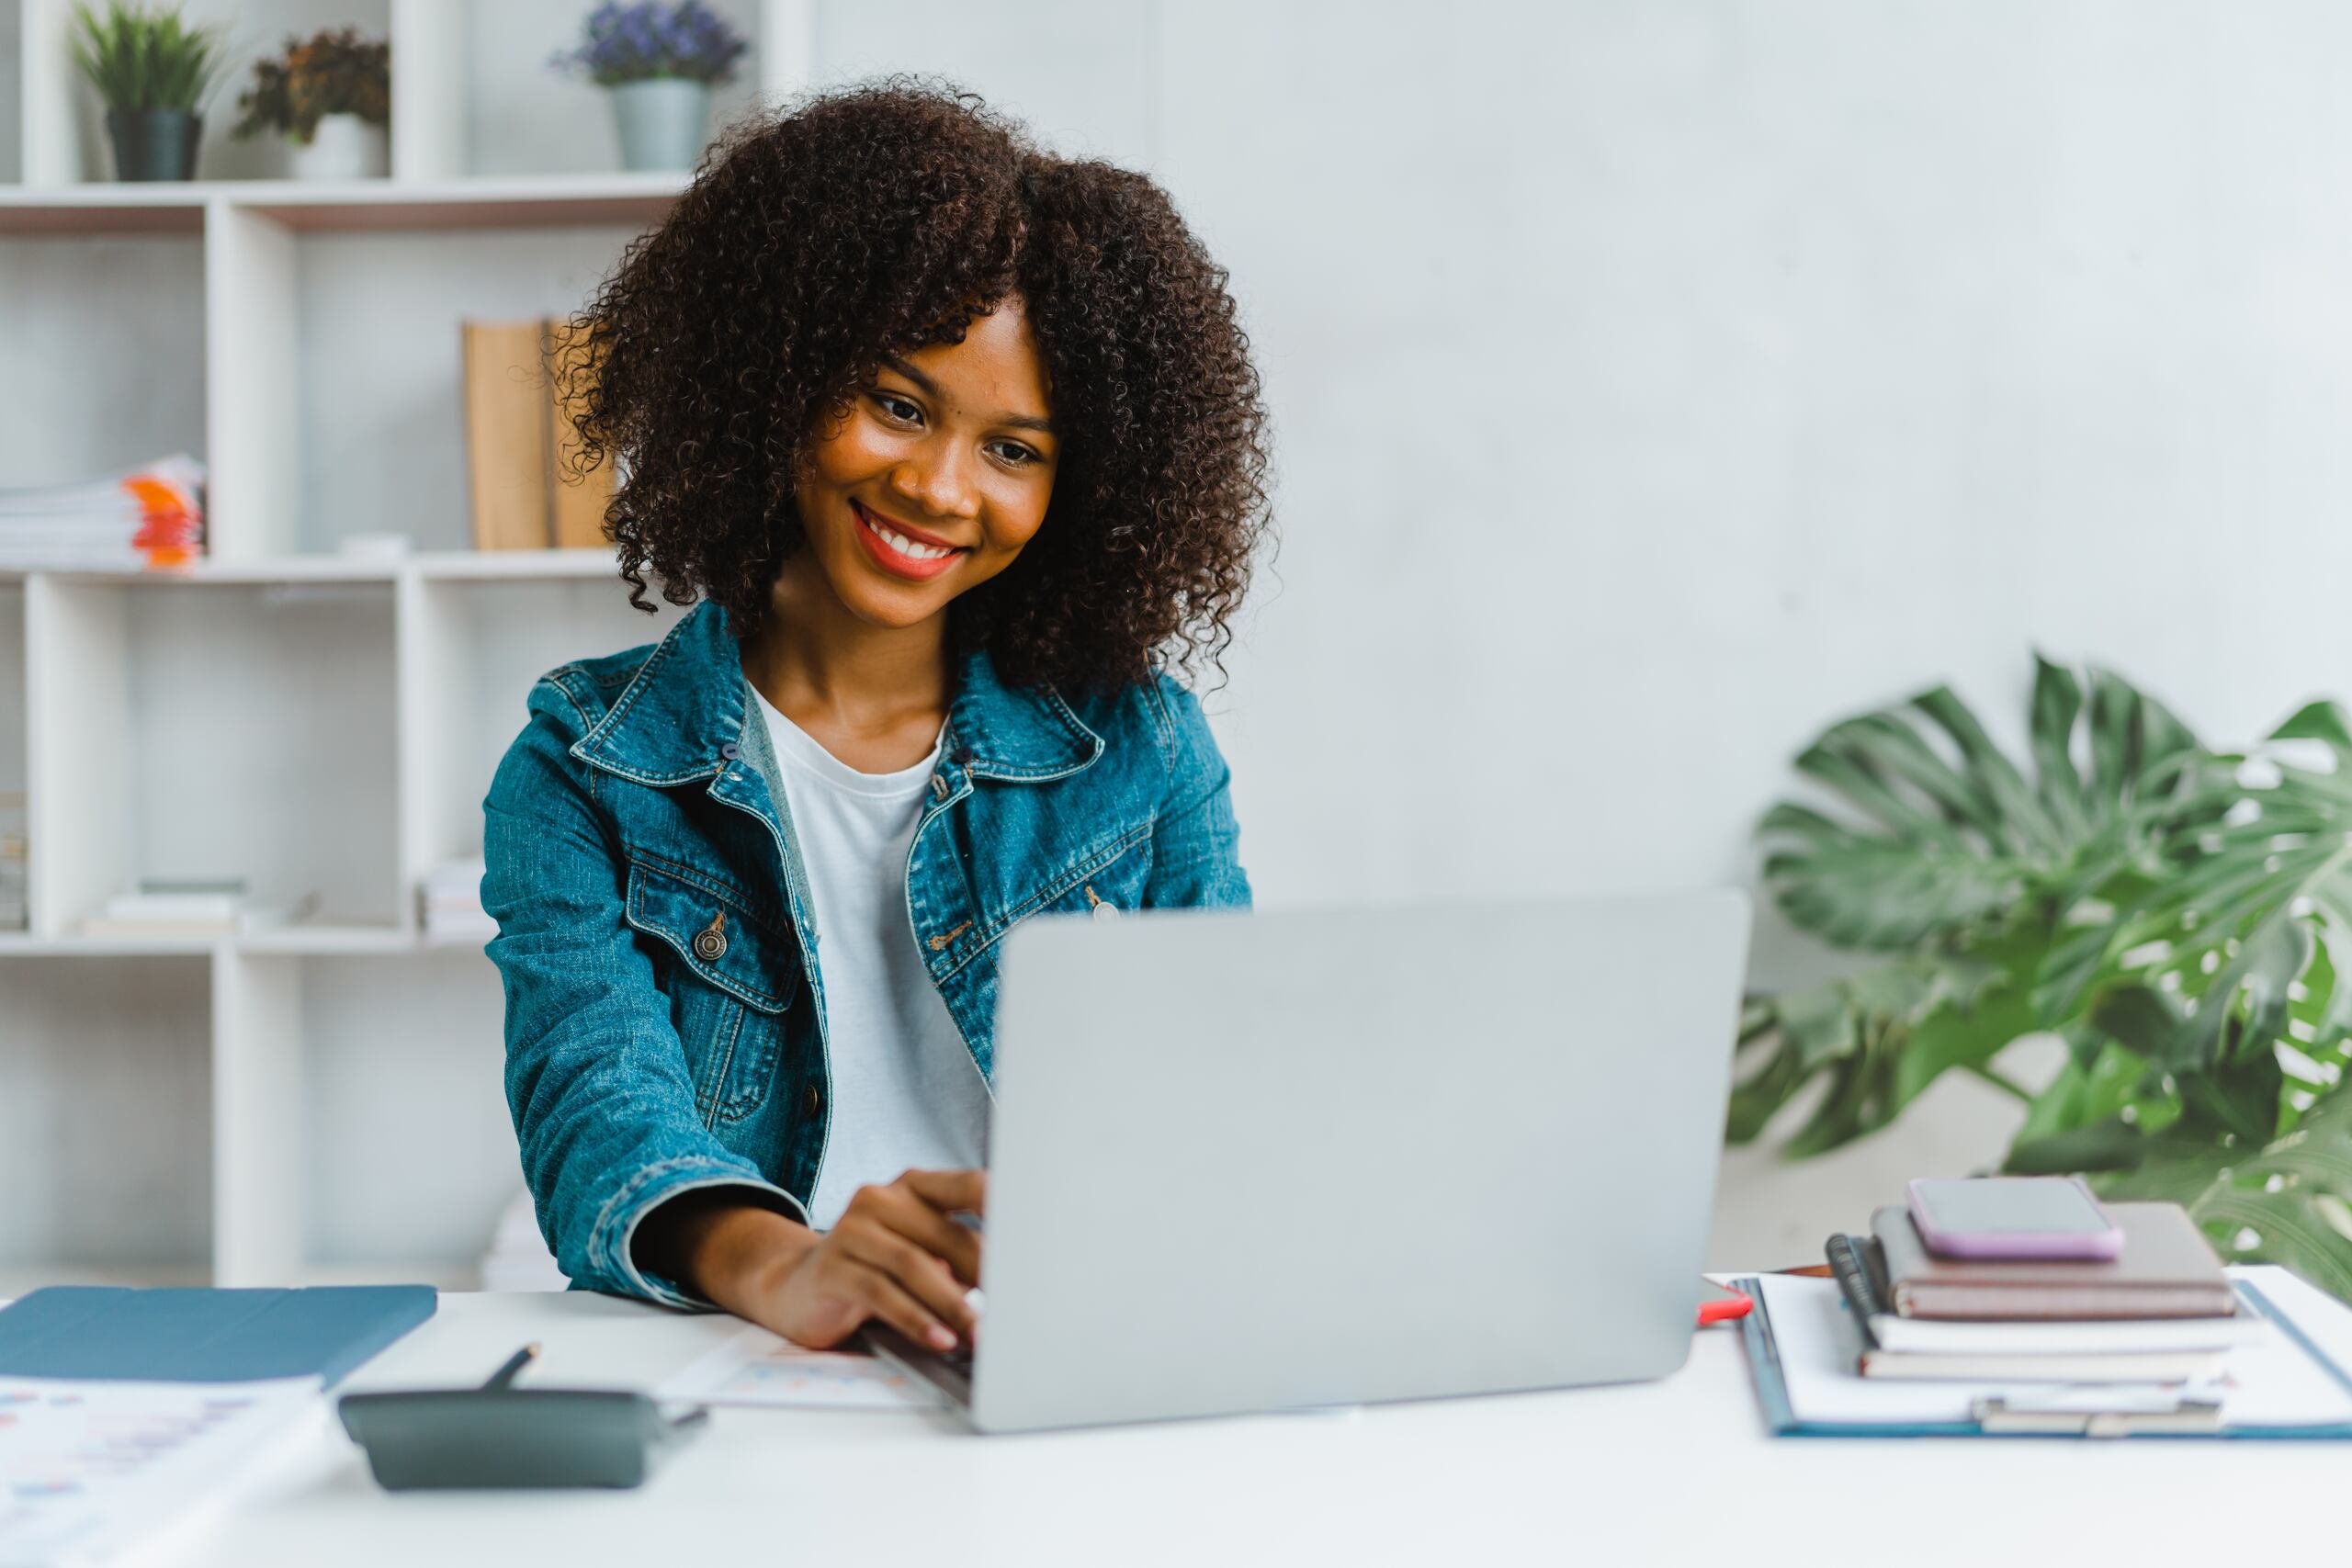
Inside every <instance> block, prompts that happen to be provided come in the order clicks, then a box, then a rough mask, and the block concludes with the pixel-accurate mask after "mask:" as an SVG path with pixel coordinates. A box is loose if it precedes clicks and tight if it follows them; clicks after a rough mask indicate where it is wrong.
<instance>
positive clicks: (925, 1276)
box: [482, 84, 1265, 1349]
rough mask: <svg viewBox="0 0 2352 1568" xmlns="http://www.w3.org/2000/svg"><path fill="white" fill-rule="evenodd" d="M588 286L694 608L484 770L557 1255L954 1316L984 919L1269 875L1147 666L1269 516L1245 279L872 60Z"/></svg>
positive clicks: (997, 931) (848, 1328) (616, 445)
mask: <svg viewBox="0 0 2352 1568" xmlns="http://www.w3.org/2000/svg"><path fill="white" fill-rule="evenodd" d="M575 326H576V328H577V329H579V330H578V331H577V332H576V333H575V336H574V340H573V341H574V343H575V344H576V347H577V353H578V359H577V361H576V362H575V364H574V365H573V366H572V367H570V368H571V370H573V371H574V372H576V371H578V370H580V369H582V368H583V367H587V366H592V365H593V366H594V371H595V374H594V377H593V378H586V377H582V378H579V379H577V380H575V381H573V382H572V383H571V385H572V386H573V388H574V390H575V395H574V396H573V399H572V408H573V414H574V417H575V419H576V421H577V423H578V424H579V426H580V430H581V434H582V443H583V455H584V459H585V460H586V461H589V462H594V461H595V460H597V459H598V458H600V457H605V456H608V455H609V456H615V457H618V458H619V459H620V460H621V461H620V471H621V472H622V473H623V474H624V475H625V476H626V478H625V481H624V483H623V484H622V486H621V488H620V490H619V491H618V493H617V494H616V498H615V501H614V503H613V507H612V511H611V513H610V514H609V515H610V518H611V525H612V531H613V534H614V537H615V539H616V542H617V543H618V545H619V547H620V558H621V563H622V574H623V576H625V577H626V578H627V579H628V581H629V582H630V584H631V585H632V591H631V599H632V602H633V603H636V604H639V607H641V608H647V609H650V608H651V606H650V604H648V603H647V601H646V599H645V591H646V584H647V581H648V580H649V577H650V579H652V580H654V581H658V582H659V584H660V587H661V591H662V594H663V596H664V597H665V598H667V599H668V600H670V601H671V602H672V603H673V604H694V605H695V608H694V609H693V610H692V611H691V612H690V613H689V614H687V615H685V616H684V618H683V619H682V620H681V621H680V622H679V623H678V624H677V626H675V627H674V629H673V630H672V632H671V633H670V635H669V636H668V637H666V638H664V639H663V640H662V642H661V643H660V644H659V645H658V646H656V647H653V648H650V649H645V648H640V649H632V650H631V651H629V652H627V653H621V654H616V655H613V656H611V657H609V658H605V659H595V660H584V661H582V662H580V663H576V664H570V665H566V666H564V667H563V668H561V669H559V670H556V671H551V672H550V673H548V675H547V676H546V677H545V678H544V679H542V680H541V681H540V682H538V684H537V687H536V688H535V689H534V690H533V692H532V694H531V698H530V721H529V723H528V724H527V725H526V727H525V728H524V730H523V733H522V734H521V736H520V737H518V738H517V739H516V740H515V743H514V745H513V747H512V748H511V749H510V750H508V752H507V754H506V757H505V760H504V761H503V763H502V764H501V766H500V768H499V771H498V774H497V777H496V779H495V781H494V782H493V783H492V785H491V791H490V795H489V798H488V800H487V801H486V802H485V807H486V811H487V828H486V833H485V839H486V852H487V855H488V859H489V874H488V876H487V877H486V879H485V880H484V882H483V885H482V888H483V897H484V901H485V903H486V904H487V906H488V908H489V909H490V912H491V914H492V916H493V917H494V918H495V919H497V921H498V925H499V935H498V937H497V938H496V940H494V941H493V942H492V943H491V944H490V954H491V957H492V960H493V961H495V962H496V964H498V967H499V970H500V972H501V974H502V975H503V977H504V982H505V987H506V1037H507V1091H508V1099H509V1101H510V1103H511V1105H512V1108H513V1111H514V1114H515V1129H516V1132H517V1133H518V1134H519V1135H520V1137H521V1141H522V1149H523V1164H524V1168H525V1172H526V1176H527V1177H528V1179H529V1181H530V1185H531V1190H532V1192H533V1194H534V1197H535V1199H536V1201H537V1208H538V1216H539V1224H540V1227H541V1229H542V1230H544V1231H545V1232H546V1234H547V1235H548V1237H549V1238H550V1239H551V1242H552V1245H553V1246H554V1248H555V1251H556V1255H557V1258H558V1259H559V1261H560V1263H561V1264H562V1266H563V1269H564V1271H565V1272H566V1273H567V1274H569V1275H570V1276H571V1279H572V1280H574V1281H575V1282H577V1283H579V1284H582V1285H587V1286H592V1287H594V1288H598V1289H603V1290H611V1291H622V1292H632V1293H635V1294H638V1295H642V1296H646V1297H650V1298H651V1299H654V1300H657V1301H663V1302H668V1303H673V1304H699V1303H715V1304H716V1305H718V1306H719V1307H722V1308H724V1309H726V1310H727V1311H729V1312H732V1313H735V1314H738V1315H740V1316H742V1317H745V1318H748V1319H751V1320H752V1321H754V1322H757V1323H761V1324H763V1325H767V1326H768V1327H770V1328H773V1329H775V1330H776V1331H777V1332H778V1333H781V1334H783V1335H786V1336H787V1337H790V1338H793V1339H795V1340H797V1341H799V1342H800V1343H802V1344H804V1345H810V1346H827V1345H833V1344H837V1343H839V1342H840V1341H842V1339H843V1338H845V1337H848V1336H849V1335H850V1334H852V1333H853V1332H854V1330H855V1329H856V1328H857V1327H858V1325H860V1324H862V1323H864V1322H865V1321H866V1320H867V1319H868V1318H880V1319H882V1320H884V1321H886V1322H888V1323H890V1324H891V1325H895V1326H896V1327H898V1328H899V1330H900V1331H901V1332H904V1333H906V1334H909V1335H910V1336H912V1337H915V1338H916V1339H917V1340H918V1341H924V1340H927V1341H929V1342H930V1343H932V1344H933V1345H935V1346H937V1347H939V1348H943V1349H946V1348H953V1347H954V1346H956V1344H957V1343H958V1342H959V1341H960V1340H962V1339H964V1338H966V1337H968V1336H969V1335H970V1333H971V1332H972V1327H973V1324H974V1322H975V1320H976V1313H977V1310H978V1298H977V1296H976V1295H975V1294H974V1293H973V1292H974V1287H975V1286H976V1285H977V1282H978V1278H979V1257H980V1241H979V1239H978V1234H977V1232H976V1230H975V1229H974V1228H973V1227H971V1226H969V1225H968V1224H965V1223H961V1222H962V1221H963V1220H964V1219H965V1218H966V1217H967V1216H971V1215H977V1214H978V1213H981V1212H982V1211H983V1209H984V1208H985V1201H986V1198H985V1194H986V1184H985V1178H984V1176H983V1174H982V1171H981V1169H980V1167H981V1166H982V1164H983V1162H984V1158H985V1150H984V1148H983V1146H982V1145H983V1140H984V1136H985V1130H986V1124H987V1111H988V1100H989V1090H988V1085H987V1081H988V1076H989V1072H990V1070H991V1067H992V1064H993V1040H992V1035H991V1030H992V1026H993V1015H994V1010H995V1006H994V1004H995V999H996V961H997V953H998V952H999V948H998V942H999V940H1000V939H1001V937H1002V936H1003V935H1004V933H1005V931H1007V930H1008V929H1009V928H1010V927H1012V925H1013V924H1014V923H1016V922H1018V921H1020V920H1023V919H1028V918H1030V917H1031V916H1033V915H1051V914H1062V913H1080V912H1092V913H1093V914H1095V915H1096V916H1098V917H1100V916H1102V915H1103V914H1104V913H1105V912H1115V911H1116V910H1119V909H1122V908H1159V907H1167V906H1180V905H1195V906H1213V905H1227V906H1231V905H1246V904H1247V903H1248V902H1249V899H1250V885H1249V881H1248V879H1247V877H1246V876H1245V875H1244V874H1243V872H1242V869H1241V866H1240V864H1239V863H1238V859H1237V858H1236V829H1235V826H1234V821H1233V816H1232V812H1231V808H1230V807H1229V805H1228V802H1227V771H1226V767H1225V764H1224V761H1223V760H1222V759H1221V758H1220V757H1219V756H1218V754H1217V750H1216V743H1215V741H1214V740H1213V739H1211V738H1210V735H1209V731H1208V729H1207V727H1206V725H1205V724H1204V721H1203V718H1202V716H1201V711H1200V707H1199V705H1198V704H1197V703H1196V702H1195V701H1194V700H1193V697H1192V695H1191V694H1189V693H1188V692H1187V691H1186V690H1185V689H1184V688H1183V687H1182V686H1181V685H1179V684H1178V683H1177V682H1175V681H1174V680H1173V679H1171V678H1170V674H1169V673H1168V670H1169V668H1170V667H1171V666H1173V667H1179V668H1181V667H1183V666H1185V665H1188V664H1194V663H1197V662H1199V661H1201V660H1206V661H1207V662H1210V663H1214V662H1215V661H1216V657H1217V655H1218V654H1219V652H1220V651H1221V650H1222V649H1223V648H1224V646H1225V642H1226V640H1227V632H1226V622H1227V617H1228V615H1230V614H1231V613H1232V611H1233V609H1234V608H1235V606H1236V604H1238V601H1239V599H1240V597H1241V594H1242V592H1243V589H1244V587H1245V585H1246V582H1247V577H1248V570H1249V566H1250V555H1251V552H1252V550H1253V548H1254V547H1255V546H1256V544H1257V542H1258V540H1259V537H1260V536H1261V532H1262V531H1263V529H1264V527H1265V495H1264V490H1263V485H1262V479H1263V474H1264V468H1265V453H1264V447H1263V443H1262V439H1261V431H1262V424H1263V415H1262V411H1261V406H1260V402H1259V396H1258V380H1257V377H1256V374H1255V372H1254V371H1253V370H1252V368H1251V367H1250V360H1249V356H1248V343H1247V340H1246V339H1245V337H1244V336H1243V334H1242V333H1241V331H1240V329H1239V327H1238V325H1237V324H1236V321H1235V316H1234V309H1233V302H1232V300H1231V299H1229V298H1228V297H1227V293H1226V291H1225V274H1224V273H1223V272H1222V271H1221V270H1220V269H1219V268H1218V267H1217V266H1216V265H1215V264H1214V263H1213V262H1211V261H1210V259H1209V258H1208V256H1207V255H1206V254H1204V252H1203V250H1202V249H1201V247H1200V245H1199V244H1198V243H1196V242H1195V241H1194V240H1193V237H1192V236H1191V234H1190V233H1189V232H1187V231H1186V230H1185V228H1184V225H1183V223H1182V220H1180V219H1179V218H1178V217H1177V215H1176V213H1175V211H1174V209H1173V208H1172V207H1171V206H1170V202H1169V200H1168V197H1167V196H1166V195H1165V194H1164V193H1163V192H1162V191H1160V190H1159V188H1158V187H1157V186H1154V185H1152V183H1151V182H1150V181H1148V180H1147V179H1145V178H1144V177H1143V176H1141V175H1134V174H1129V173H1126V172H1124V171H1121V170H1118V169H1114V168H1112V167H1109V166H1107V165H1105V164H1097V163H1082V162H1071V161H1068V160H1064V159H1060V158H1056V157H1053V156H1050V155H1048V154H1046V153H1044V152H1038V151H1037V150H1035V148H1033V147H1031V146H1030V145H1029V144H1028V143H1027V142H1026V141H1024V140H1023V138H1022V137H1021V135H1020V134H1019V133H1018V132H1017V131H1016V130H1014V129H1013V128H1012V127H1010V126H1008V125H1006V124H1005V123H1004V122H1002V121H1001V120H999V119H997V118H993V117H991V116H990V115H989V114H988V113H987V112H986V111H984V110H983V109H981V108H980V107H978V104H977V103H976V102H975V101H974V100H972V99H970V98H968V97H962V96H950V95H948V94H945V93H942V92H937V91H933V90H930V89H928V88H924V87H922V86H910V85H904V84H887V85H881V86H877V87H868V88H863V89H859V90H855V91H851V92H846V93H842V94H839V95H835V96H827V97H821V98H819V99H816V100H814V101H812V102H810V103H809V104H808V105H807V106H806V107H802V108H800V109H799V110H798V111H797V112H796V113H793V114H791V115H789V116H787V117H786V118H780V119H775V120H773V121H768V122H765V123H754V124H752V125H750V126H748V127H746V128H743V129H741V130H737V131H736V132H734V133H732V134H731V135H730V137H729V139H728V141H726V142H725V143H724V144H722V146H721V147H720V148H719V149H718V152H716V153H715V154H714V156H713V159H712V161H711V162H710V163H709V164H707V166H706V167H705V169H704V170H703V172H702V174H701V175H700V176H699V177H698V178H697V179H696V180H695V184H694V186H693V187H692V188H691V189H689V190H688V191H687V192H686V193H685V195H684V197H681V198H680V200H679V202H678V204H677V207H676V209H674V211H673V215H672V216H671V218H670V219H669V220H668V221H667V222H665V223H664V224H663V225H662V227H661V228H660V229H659V230H658V231H654V232H653V233H652V234H650V235H649V236H647V237H646V238H645V239H643V240H641V241H639V242H638V243H636V244H635V245H633V246H632V247H631V248H630V250H629V252H628V255H627V256H626V258H625V259H624V260H623V262H622V264H621V265H620V267H619V268H618V269H617V271H616V274H615V276H613V277H612V278H611V279H610V280H609V281H608V282H607V283H606V284H605V287H604V288H603V289H602V291H601V292H600V294H599V295H598V296H597V298H596V299H595V300H594V302H593V303H592V304H591V305H590V307H589V308H588V309H587V310H585V311H583V312H582V315H581V317H580V318H579V319H578V321H576V322H575ZM1072 1179H1074V1180H1077V1179H1083V1173H1080V1172H1073V1173H1072Z"/></svg>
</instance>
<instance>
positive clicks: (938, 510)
mask: <svg viewBox="0 0 2352 1568" xmlns="http://www.w3.org/2000/svg"><path fill="white" fill-rule="evenodd" d="M890 488H891V489H892V490H894V491H898V492H899V494H900V495H902V496H905V497H906V498H907V499H908V500H909V501H910V502H914V503H915V504H916V505H918V506H920V507H922V509H923V510H924V511H925V512H927V513H931V514H932V515H933V516H934V517H969V516H971V515H972V513H973V512H974V511H975V498H976V493H977V492H976V491H974V489H973V486H972V476H971V474H970V473H969V472H968V471H967V468H966V466H965V465H964V464H963V463H961V462H959V461H957V460H956V454H955V452H954V451H953V450H952V449H948V450H942V451H939V452H936V453H925V454H924V455H923V456H922V457H915V458H910V459H909V460H907V461H906V462H903V463H900V464H899V466H898V467H897V468H893V469H891V470H890Z"/></svg>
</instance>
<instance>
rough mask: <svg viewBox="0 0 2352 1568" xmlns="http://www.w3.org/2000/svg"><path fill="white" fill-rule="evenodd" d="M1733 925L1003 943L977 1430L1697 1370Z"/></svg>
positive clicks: (1629, 908)
mask: <svg viewBox="0 0 2352 1568" xmlns="http://www.w3.org/2000/svg"><path fill="white" fill-rule="evenodd" d="M1747 929H1748V909H1747V900H1746V899H1745V898H1744V897H1741V896H1740V895H1738V894H1736V893H1728V892H1723V893H1705V894H1697V895H1691V896H1688V897H1659V898H1633V899H1607V900H1593V901H1587V902H1577V903H1548V904H1510V905H1490V906H1480V907H1459V908H1390V909H1363V910H1344V911H1296V912H1283V913H1272V914H1257V915H1249V914H1238V913H1227V912H1217V913H1209V912H1170V913H1166V914H1158V915H1145V916H1136V917H1129V918H1126V919H1119V920H1092V919H1063V920H1037V921H1032V922H1029V923H1028V924H1025V925H1023V926H1022V927H1020V928H1019V929H1017V930H1015V931H1013V932H1012V934H1011V935H1010V936H1009V937H1008V938H1007V939H1006V942H1007V951H1006V953H1005V955H1004V962H1003V969H1002V993H1001V1008H1000V1012H999V1017H998V1029H997V1042H998V1053H999V1056H998V1069H997V1078H996V1083H997V1103H996V1110H995V1115H994V1122H993V1124H992V1129H991V1134H990V1156H989V1161H990V1174H989V1214H988V1244H987V1249H986V1255H985V1259H984V1263H983V1269H984V1276H983V1283H984V1284H985V1285H986V1287H987V1291H988V1296H989V1309H988V1318H987V1322H986V1324H985V1325H984V1326H983V1328H982V1330H981V1333H980V1340H979V1346H978V1357H977V1366H976V1368H975V1373H974V1388H973V1404H972V1416H973V1419H974V1422H975V1424H976V1425H978V1426H979V1427H982V1428H983V1429H986V1430H990V1431H1005V1430H1021V1429H1026V1428H1031V1427H1055V1426H1075V1425H1085V1424H1089V1423H1094V1422H1107V1421H1127V1420H1148V1419H1153V1418H1159V1417H1167V1416H1203V1415H1211V1414H1216V1413H1222V1412H1232V1411H1246V1410H1264V1409H1278V1408H1284V1407H1290V1406H1298V1405H1312V1404H1347V1403H1356V1402H1363V1401H1373V1400H1388V1399H1412V1398H1419V1397H1425V1396H1430V1395H1440V1394H1456V1393H1483V1392H1490V1391H1498V1390H1504V1389H1521V1388H1540V1387H1553V1386H1558V1385H1562V1384H1569V1383H1585V1382H1615V1381H1621V1380H1626V1379H1634V1378H1646V1377H1657V1376H1659V1375H1662V1374H1664V1373H1666V1372H1668V1371H1672V1370H1674V1369H1675V1368H1676V1367H1678V1366H1679V1365H1681V1363H1682V1360H1683V1358H1684V1357H1685V1356H1686V1355H1687V1354H1688V1352H1689V1349H1690V1340H1691V1324H1692V1316H1693V1314H1694V1312H1695V1309H1696V1303H1697V1301H1698V1298H1699V1295H1700V1292H1701V1281H1700V1279H1699V1270H1700V1268H1701V1261H1702V1252H1703V1249H1704V1247H1705V1239H1706V1235H1707V1226H1708V1219H1709V1213H1710V1210H1711V1208H1712V1204H1713V1192H1714V1182H1715V1168H1716V1160H1717V1155H1718V1151H1719V1149H1720V1146H1721V1143H1722V1137H1723V1125H1724V1097H1725V1095H1726V1093H1727V1091H1728V1087H1729V1079H1730V1064H1731V1054H1732V1043H1733V1039H1734V1036H1735V1034H1736V1028H1737V1018H1738V1012H1739V996H1740V980H1741V971H1742V966H1743V964H1744V960H1745V955H1746V948H1747Z"/></svg>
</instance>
